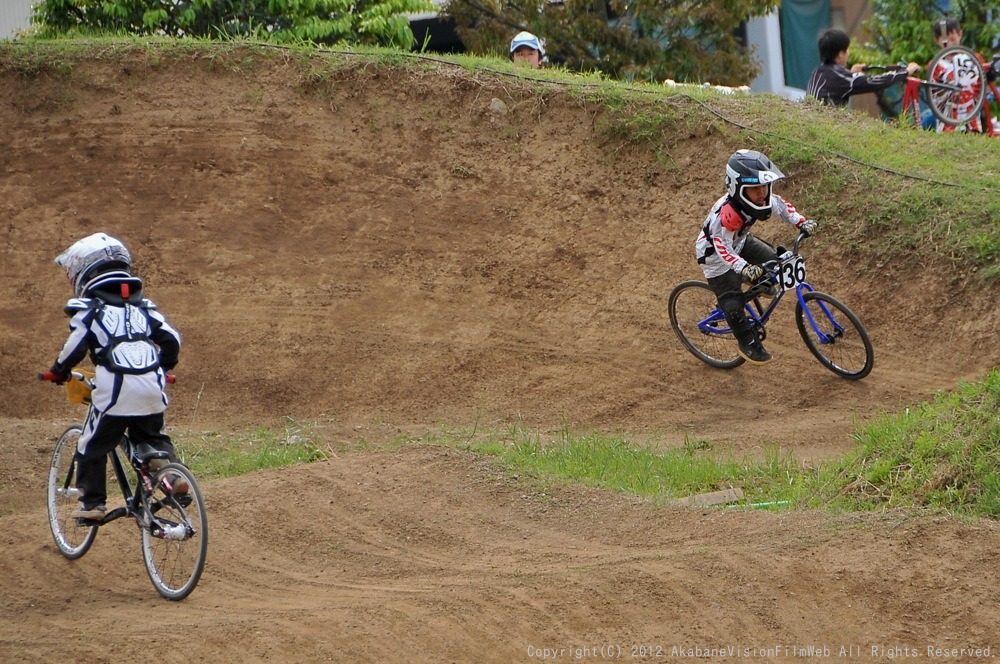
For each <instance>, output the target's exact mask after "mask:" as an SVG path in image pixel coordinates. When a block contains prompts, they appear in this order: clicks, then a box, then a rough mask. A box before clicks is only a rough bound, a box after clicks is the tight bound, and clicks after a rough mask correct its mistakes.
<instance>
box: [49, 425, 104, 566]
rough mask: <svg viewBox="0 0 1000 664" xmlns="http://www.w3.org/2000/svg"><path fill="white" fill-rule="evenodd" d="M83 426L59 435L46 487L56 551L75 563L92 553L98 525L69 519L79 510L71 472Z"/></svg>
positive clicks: (50, 526) (78, 494) (69, 429)
mask: <svg viewBox="0 0 1000 664" xmlns="http://www.w3.org/2000/svg"><path fill="white" fill-rule="evenodd" d="M82 432H83V427H82V426H80V425H79V424H74V425H73V426H71V427H69V428H68V429H66V430H65V431H63V432H62V435H60V436H59V440H57V441H56V447H55V449H54V450H53V451H52V462H51V463H50V464H49V479H48V483H47V487H46V500H45V504H46V506H47V507H48V512H49V529H50V530H51V531H52V538H53V539H54V540H55V543H56V548H57V549H59V553H61V554H62V555H63V556H64V557H66V558H68V559H70V560H76V559H77V558H80V557H81V556H83V554H85V553H87V551H89V550H90V546H91V545H92V544H93V543H94V538H95V537H97V526H96V525H86V526H81V525H79V524H78V523H77V520H76V519H75V518H73V517H71V516H70V513H71V512H73V510H75V509H77V508H78V507H80V500H79V497H80V491H79V490H78V489H77V488H76V486H75V482H74V480H75V478H74V477H73V475H72V470H73V468H74V467H75V465H74V463H73V460H74V458H75V456H76V445H77V441H78V440H79V439H80V434H81V433H82Z"/></svg>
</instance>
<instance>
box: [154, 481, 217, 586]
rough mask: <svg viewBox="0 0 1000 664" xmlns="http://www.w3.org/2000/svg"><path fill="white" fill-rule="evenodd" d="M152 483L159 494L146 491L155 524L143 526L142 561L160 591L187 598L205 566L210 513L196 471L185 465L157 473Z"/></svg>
mask: <svg viewBox="0 0 1000 664" xmlns="http://www.w3.org/2000/svg"><path fill="white" fill-rule="evenodd" d="M152 483H153V492H152V493H151V494H145V493H144V495H143V501H144V502H145V503H146V505H145V507H146V509H144V510H143V511H144V513H145V514H146V516H147V518H149V519H150V523H148V524H146V525H145V526H144V527H143V529H142V559H143V561H144V562H145V563H146V571H147V572H148V573H149V578H150V580H151V581H152V582H153V586H154V587H155V588H156V591H157V592H158V593H160V594H161V595H162V596H163V597H166V598H167V599H171V600H181V599H184V598H185V597H187V596H188V595H190V594H191V591H192V590H194V587H195V586H196V585H197V584H198V579H200V578H201V573H202V571H203V570H204V569H205V554H206V553H207V552H208V514H207V513H206V511H205V503H204V502H203V500H202V497H201V491H200V490H199V488H198V484H197V482H195V479H194V475H192V474H191V471H190V470H188V469H187V468H185V467H184V466H182V465H181V464H179V463H170V464H167V465H166V466H164V467H163V468H162V469H160V470H158V471H157V472H156V474H154V475H153V478H152ZM185 485H186V486H187V491H186V492H184V490H183V487H184V486H185Z"/></svg>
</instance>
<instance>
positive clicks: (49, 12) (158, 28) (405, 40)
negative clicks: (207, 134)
mask: <svg viewBox="0 0 1000 664" xmlns="http://www.w3.org/2000/svg"><path fill="white" fill-rule="evenodd" d="M432 9H433V5H432V4H431V1H430V0H41V1H40V2H38V4H36V5H35V7H34V9H33V14H32V22H33V23H35V24H36V25H37V26H38V28H39V32H40V34H42V35H43V36H59V35H65V34H68V33H71V32H74V31H86V32H113V33H124V34H133V35H167V36H171V37H180V36H190V37H209V38H235V37H254V38H257V39H267V40H273V41H277V42H286V43H287V42H297V41H308V42H315V43H318V44H333V43H337V42H345V41H346V42H351V43H358V44H372V45H382V46H397V47H400V48H411V47H412V46H413V43H414V37H413V31H412V30H411V29H410V22H409V19H408V18H407V17H406V14H408V13H412V12H426V11H431V10H432Z"/></svg>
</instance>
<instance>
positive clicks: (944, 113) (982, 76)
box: [865, 46, 1000, 128]
mask: <svg viewBox="0 0 1000 664" xmlns="http://www.w3.org/2000/svg"><path fill="white" fill-rule="evenodd" d="M997 61H998V58H997V57H996V56H995V57H994V59H993V62H992V63H991V64H990V65H987V66H988V67H990V69H993V70H994V71H995V70H997V69H1000V65H998V64H997ZM900 69H905V67H904V66H903V65H869V66H867V67H865V71H876V70H881V71H899V70H900ZM987 88H989V89H990V90H991V91H992V92H993V94H994V96H995V97H996V96H997V87H996V84H994V83H993V82H991V81H989V80H988V79H987V77H986V70H985V69H984V65H983V63H982V62H981V61H980V59H979V56H978V55H977V54H976V53H975V52H974V51H972V50H971V49H969V48H966V47H965V46H948V47H946V48H943V49H941V50H940V51H938V52H937V53H936V54H935V55H934V57H933V58H931V61H930V62H929V63H928V64H927V78H926V80H925V79H919V78H914V77H912V76H911V77H909V78H907V79H906V86H905V88H904V90H903V103H902V111H901V113H900V115H901V116H904V117H907V118H909V119H911V121H912V122H913V124H914V125H916V126H918V127H919V126H920V117H919V114H920V99H921V97H923V101H924V103H925V104H926V105H927V107H928V108H929V109H930V111H931V113H932V114H933V115H934V117H935V118H937V119H938V120H939V121H941V122H942V123H943V124H944V125H946V127H949V128H951V127H957V126H959V125H963V124H966V123H968V122H971V121H972V120H974V119H975V118H977V117H979V114H980V112H981V111H982V109H983V104H984V103H985V101H986V90H987Z"/></svg>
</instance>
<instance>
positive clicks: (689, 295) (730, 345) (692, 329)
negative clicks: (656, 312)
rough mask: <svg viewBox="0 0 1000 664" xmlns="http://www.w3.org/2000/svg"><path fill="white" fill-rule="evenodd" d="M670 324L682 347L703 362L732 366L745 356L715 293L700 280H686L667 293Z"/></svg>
mask: <svg viewBox="0 0 1000 664" xmlns="http://www.w3.org/2000/svg"><path fill="white" fill-rule="evenodd" d="M667 309H668V311H669V313H670V327H671V328H673V330H674V333H675V334H676V335H677V338H678V339H680V340H681V343H682V344H684V347H685V348H687V349H688V350H689V351H691V353H692V354H693V355H694V356H695V357H697V358H698V359H699V360H701V361H702V362H704V363H705V364H708V365H711V366H713V367H716V368H718V369H735V368H736V367H738V366H740V365H741V364H743V363H744V362H745V361H746V360H744V359H743V357H742V356H740V354H739V350H738V345H737V343H736V338H735V337H734V336H733V333H732V330H730V329H729V323H727V322H726V317H725V316H724V315H723V314H722V312H721V311H720V310H719V307H718V304H717V301H716V298H715V293H714V292H713V291H712V289H711V288H710V287H709V285H708V284H706V283H705V282H703V281H685V282H684V283H682V284H680V285H679V286H677V288H675V289H674V290H673V292H672V293H670V299H669V300H668V302H667Z"/></svg>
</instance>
